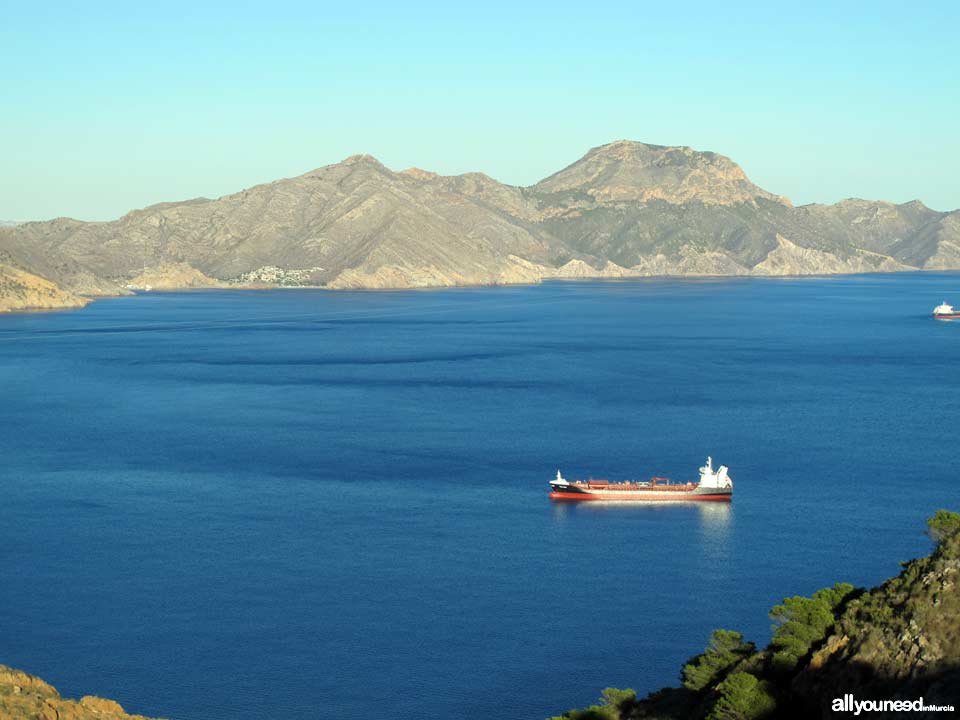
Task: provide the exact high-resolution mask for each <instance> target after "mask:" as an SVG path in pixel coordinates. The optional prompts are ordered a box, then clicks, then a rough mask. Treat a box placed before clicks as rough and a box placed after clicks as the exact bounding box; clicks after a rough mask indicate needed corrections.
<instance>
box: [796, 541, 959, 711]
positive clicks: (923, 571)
mask: <svg viewBox="0 0 960 720" xmlns="http://www.w3.org/2000/svg"><path fill="white" fill-rule="evenodd" d="M791 689H792V691H793V693H794V694H795V695H796V696H797V697H800V698H819V699H820V700H821V703H820V707H819V708H817V707H816V706H815V704H814V705H813V707H811V708H810V710H811V711H813V710H816V709H819V711H820V713H821V714H822V715H823V716H828V715H829V714H830V707H829V704H830V703H829V701H830V699H831V698H834V697H842V696H843V694H844V693H853V694H855V695H856V696H857V697H859V698H889V699H909V700H913V699H916V698H918V697H923V698H924V700H925V701H926V703H928V704H944V705H946V704H952V705H954V706H958V707H960V533H958V534H954V535H953V536H952V537H949V538H945V539H944V540H943V541H941V543H940V544H939V546H938V547H937V549H936V550H935V551H934V552H933V554H931V555H930V556H929V557H925V558H920V559H918V560H913V561H911V562H909V563H906V564H905V565H904V569H903V572H901V573H900V575H899V576H898V577H895V578H891V579H890V580H888V581H887V582H886V583H884V584H883V585H881V586H880V587H878V588H876V589H874V590H871V591H870V592H868V593H865V594H864V595H862V596H861V597H859V598H857V599H856V600H854V601H852V602H851V603H850V604H849V605H848V607H847V608H846V611H845V612H844V613H843V614H842V615H841V617H840V618H839V620H838V622H837V624H836V626H835V628H834V629H833V632H832V633H831V635H830V637H828V638H827V639H826V641H825V642H824V643H823V646H822V647H820V648H819V649H818V650H817V651H816V652H815V653H814V654H813V655H812V657H811V658H810V661H809V662H808V663H807V665H806V667H805V668H804V669H803V670H802V671H801V672H800V673H799V674H798V675H797V676H796V678H795V679H794V680H793V683H792V687H791Z"/></svg>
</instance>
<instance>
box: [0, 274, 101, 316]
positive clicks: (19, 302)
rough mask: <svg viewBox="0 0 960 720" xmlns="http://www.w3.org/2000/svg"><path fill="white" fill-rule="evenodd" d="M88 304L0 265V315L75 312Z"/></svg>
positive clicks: (33, 276) (61, 290)
mask: <svg viewBox="0 0 960 720" xmlns="http://www.w3.org/2000/svg"><path fill="white" fill-rule="evenodd" d="M88 302H90V301H89V300H88V299H86V298H82V297H78V296H77V295H74V294H73V293H70V292H68V291H66V290H63V289H62V288H60V287H58V286H57V285H55V284H54V283H52V282H50V281H49V280H47V279H45V278H42V277H39V276H38V275H33V274H31V273H28V272H26V271H24V270H19V269H17V268H14V267H11V266H9V265H3V264H0V312H11V311H14V310H49V309H53V308H79V307H83V306H84V305H86V304H87V303H88Z"/></svg>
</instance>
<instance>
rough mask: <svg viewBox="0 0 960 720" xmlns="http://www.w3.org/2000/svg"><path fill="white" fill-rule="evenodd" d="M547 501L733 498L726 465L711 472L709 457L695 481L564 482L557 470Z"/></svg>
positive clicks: (705, 499)
mask: <svg viewBox="0 0 960 720" xmlns="http://www.w3.org/2000/svg"><path fill="white" fill-rule="evenodd" d="M550 499H551V500H572V501H580V500H605V501H607V502H694V501H695V502H710V501H713V502H729V501H730V500H732V499H733V480H731V479H730V476H729V475H728V469H727V466H726V465H721V466H720V467H719V468H718V469H717V470H714V469H713V458H710V457H708V458H707V464H706V465H704V466H703V467H702V468H700V481H699V482H696V483H695V482H685V483H683V482H681V483H675V482H672V481H671V480H670V479H669V478H664V477H653V478H650V480H649V481H648V482H610V481H609V480H592V479H591V480H574V481H573V482H570V481H568V480H567V479H565V478H564V477H563V475H561V474H560V471H559V470H557V477H556V478H554V479H553V480H551V481H550Z"/></svg>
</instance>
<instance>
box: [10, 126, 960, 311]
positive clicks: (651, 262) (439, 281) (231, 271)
mask: <svg viewBox="0 0 960 720" xmlns="http://www.w3.org/2000/svg"><path fill="white" fill-rule="evenodd" d="M0 252H3V253H5V256H6V257H7V258H8V259H9V263H8V264H10V265H11V266H12V267H16V268H18V269H20V270H23V271H26V272H29V273H32V274H34V275H38V276H41V277H43V278H46V279H47V280H49V281H51V282H53V283H55V284H56V285H58V286H59V287H61V288H63V289H64V290H65V291H67V292H70V293H73V294H75V295H84V296H88V297H89V296H96V295H104V294H116V293H118V292H121V291H122V290H123V288H125V287H126V286H128V285H132V286H134V287H139V286H145V285H150V286H152V287H155V288H179V287H199V286H203V287H217V286H219V285H220V284H223V283H227V284H232V285H237V284H240V285H243V284H249V283H254V284H257V285H263V284H268V285H271V284H278V285H287V286H289V285H300V286H322V287H329V288H388V287H429V286H448V285H482V284H498V283H529V282H539V281H540V280H542V279H544V278H554V277H631V276H646V275H784V274H788V275H792V274H811V273H816V274H821V273H846V272H872V271H898V270H915V269H945V268H960V212H953V213H944V212H936V211H934V210H931V209H929V208H927V207H925V206H924V205H923V204H922V203H919V202H911V203H905V204H903V205H893V204H890V203H883V202H871V201H866V200H847V201H843V202H841V203H837V204H836V205H807V206H802V207H793V205H791V203H790V202H789V201H788V200H787V199H786V198H783V197H780V196H777V195H775V194H772V193H770V192H767V191H766V190H763V189H762V188H759V187H757V186H756V185H754V184H753V183H752V182H750V180H749V179H748V178H747V176H746V174H745V173H744V171H743V170H742V168H740V167H739V166H738V165H737V164H736V163H734V162H733V161H732V160H730V159H729V158H727V157H724V156H722V155H718V154H716V153H712V152H699V151H695V150H692V149H690V148H687V147H663V146H658V145H647V144H644V143H638V142H629V141H620V142H615V143H611V144H609V145H604V146H601V147H597V148H594V149H593V150H591V151H590V152H588V153H587V154H586V155H585V156H584V157H583V158H581V159H580V160H578V161H576V162H575V163H573V164H572V165H570V166H568V167H566V168H564V169H563V170H561V171H559V172H557V173H556V174H554V175H551V176H550V177H548V178H546V179H544V180H542V181H540V182H539V183H537V184H536V185H533V186H530V187H513V186H509V185H504V184H503V183H499V182H497V181H496V180H494V179H493V178H490V177H488V176H486V175H483V174H482V173H468V174H465V175H459V176H454V177H448V176H441V175H437V174H436V173H432V172H429V171H426V170H421V169H418V168H412V169H409V170H404V171H401V172H394V171H392V170H390V169H389V168H387V167H385V166H384V165H382V164H381V163H380V162H378V161H377V160H376V159H375V158H372V157H370V156H369V155H355V156H352V157H349V158H347V159H346V160H344V161H343V162H341V163H337V164H335V165H329V166H326V167H322V168H319V169H317V170H313V171H311V172H308V173H306V174H304V175H301V176H299V177H295V178H289V179H285V180H278V181H276V182H272V183H268V184H265V185H258V186H256V187H252V188H249V189H247V190H243V191H241V192H238V193H234V194H232V195H227V196H225V197H221V198H218V199H215V200H208V199H205V198H200V199H196V200H190V201H185V202H174V203H163V204H160V205H153V206H151V207H148V208H144V209H142V210H134V211H132V212H130V213H128V214H127V215H125V216H124V217H122V218H120V219H118V220H115V221H112V222H94V223H90V222H80V221H77V220H71V219H68V218H59V219H57V220H52V221H49V222H30V223H23V224H19V225H16V226H13V227H0ZM151 279H152V280H154V281H155V282H150V280H151Z"/></svg>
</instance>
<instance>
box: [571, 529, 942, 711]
mask: <svg viewBox="0 0 960 720" xmlns="http://www.w3.org/2000/svg"><path fill="white" fill-rule="evenodd" d="M929 528H930V534H931V535H932V536H933V538H934V540H935V542H936V547H935V549H934V551H933V552H932V553H931V554H930V555H929V556H927V557H923V558H919V559H917V560H912V561H910V562H907V563H903V564H902V565H903V571H902V572H901V573H900V575H898V576H897V577H895V578H891V579H890V580H887V581H886V582H885V583H883V584H882V585H880V586H879V587H876V588H874V589H872V590H869V591H864V590H857V589H855V588H853V587H852V586H850V585H844V584H838V585H835V586H834V587H833V588H825V589H824V590H820V591H818V592H817V593H814V595H813V597H810V598H806V597H793V598H786V599H785V600H784V602H783V604H782V605H778V606H777V607H775V608H774V609H773V610H772V611H771V613H770V617H771V619H772V620H773V621H774V633H773V639H772V641H771V643H770V645H769V646H768V647H766V648H765V649H763V650H761V651H759V652H757V651H756V649H755V648H754V646H753V644H752V643H747V642H744V641H743V638H742V637H741V636H740V634H739V633H736V632H733V631H729V630H717V631H715V632H714V633H713V636H712V637H711V640H710V644H709V645H708V647H707V648H706V649H705V650H704V652H703V653H702V654H700V655H697V656H695V657H693V658H691V659H690V661H689V662H688V663H687V665H686V666H685V667H684V668H683V672H682V673H681V681H682V683H683V685H682V687H679V688H665V689H663V690H660V691H658V692H656V693H653V694H651V695H649V696H648V697H646V698H644V699H642V700H638V699H637V698H636V696H635V694H634V693H633V691H631V690H614V689H612V688H608V689H607V690H605V691H604V694H603V699H602V701H601V704H600V705H596V706H593V707H591V708H588V709H585V710H571V711H569V712H567V713H565V714H564V715H563V716H559V717H557V718H554V720H637V719H639V718H662V719H664V720H668V719H669V720H681V719H687V718H709V719H711V720H713V719H716V720H719V719H722V718H739V719H740V720H760V719H762V718H797V719H798V720H799V719H800V718H804V719H806V718H816V717H822V718H830V717H838V716H853V714H854V710H855V707H850V706H847V707H845V708H844V709H843V710H842V711H839V710H838V708H836V707H835V705H836V703H837V702H838V701H841V702H842V701H843V699H844V698H845V697H846V696H847V695H850V696H852V697H851V701H850V702H851V703H852V701H854V700H856V701H858V702H864V701H874V700H875V701H887V702H889V703H898V702H899V703H905V702H910V703H915V702H916V701H918V700H919V699H920V698H922V699H923V704H924V705H927V706H937V707H944V706H950V707H953V708H954V709H957V708H960V586H958V583H960V514H957V513H952V512H947V511H945V510H940V511H938V512H937V514H936V515H934V517H932V518H931V519H930V521H929ZM868 714H869V715H870V717H881V718H887V717H901V716H902V712H898V711H897V710H896V709H895V707H894V708H893V709H889V708H888V710H886V711H884V710H882V709H881V710H879V711H874V710H873V708H872V706H871V707H870V709H869V711H868ZM953 716H955V712H941V711H928V712H921V711H919V710H917V711H916V712H912V713H911V717H931V718H933V717H939V718H943V717H953Z"/></svg>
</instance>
